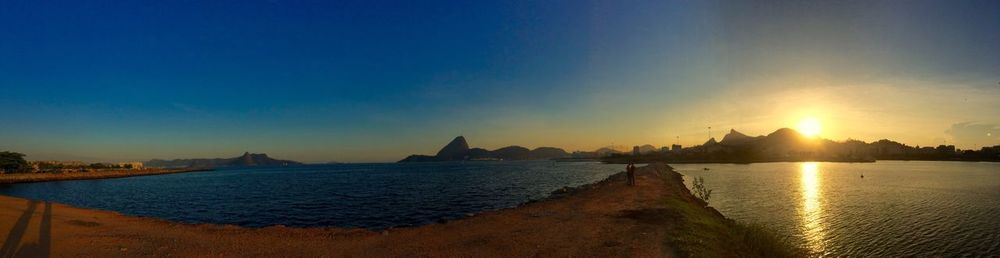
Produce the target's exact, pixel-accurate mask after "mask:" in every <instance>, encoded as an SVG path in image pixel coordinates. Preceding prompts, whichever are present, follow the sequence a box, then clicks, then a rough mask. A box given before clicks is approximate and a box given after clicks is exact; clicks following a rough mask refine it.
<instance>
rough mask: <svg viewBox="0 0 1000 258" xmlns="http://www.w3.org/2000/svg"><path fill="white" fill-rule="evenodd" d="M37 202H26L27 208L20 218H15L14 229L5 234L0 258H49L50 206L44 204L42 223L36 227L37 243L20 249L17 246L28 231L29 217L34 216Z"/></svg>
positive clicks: (50, 240) (50, 233) (49, 204)
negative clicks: (5, 238) (5, 239)
mask: <svg viewBox="0 0 1000 258" xmlns="http://www.w3.org/2000/svg"><path fill="white" fill-rule="evenodd" d="M36 207H38V201H28V208H27V209H25V210H24V213H22V214H21V217H18V218H17V222H15V223H14V227H12V228H11V229H10V233H8V234H7V241H5V242H4V244H3V248H2V249H0V258H7V257H49V256H50V253H51V248H52V204H51V203H49V202H45V210H44V211H43V212H42V222H41V224H39V227H38V243H31V244H26V245H24V246H23V247H21V248H20V249H18V246H19V245H20V243H21V239H22V238H24V232H25V231H27V229H28V223H29V222H31V216H33V215H34V214H35V208H36Z"/></svg>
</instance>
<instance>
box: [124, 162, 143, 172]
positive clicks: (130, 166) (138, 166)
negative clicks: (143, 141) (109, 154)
mask: <svg viewBox="0 0 1000 258" xmlns="http://www.w3.org/2000/svg"><path fill="white" fill-rule="evenodd" d="M142 165H143V164H142V162H141V161H132V162H122V163H118V166H119V167H122V168H127V169H134V170H141V169H142V168H143V166H142Z"/></svg>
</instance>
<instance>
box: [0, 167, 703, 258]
mask: <svg viewBox="0 0 1000 258" xmlns="http://www.w3.org/2000/svg"><path fill="white" fill-rule="evenodd" d="M637 177H638V179H637V184H638V185H637V186H634V187H629V186H627V185H626V184H625V179H624V176H623V175H622V174H617V175H615V176H612V177H611V178H609V179H607V180H605V181H602V182H598V183H595V184H592V185H590V186H589V187H586V188H583V189H580V190H576V191H573V192H571V193H568V194H564V195H561V196H560V197H556V198H552V199H549V200H545V201H540V202H534V203H529V204H525V205H522V206H520V207H518V208H513V209H505V210H500V211H495V212H485V213H481V214H477V215H475V216H472V217H468V218H465V219H461V220H456V221H450V222H447V223H441V224H432V225H426V226H421V227H415V228H400V229H390V230H387V231H383V232H371V231H368V230H361V229H340V228H287V227H283V226H273V227H267V228H241V227H237V226H231V225H190V224H180V223H173V222H168V221H164V220H159V219H153V218H141V217H131V216H124V215H120V214H118V213H115V212H110V211H100V210H91V209H81V208H75V207H70V206H67V205H62V204H56V203H49V202H44V201H31V200H25V199H19V198H13V197H7V196H0V234H2V235H0V237H2V238H0V239H2V242H3V243H4V246H3V249H2V251H0V257H9V256H15V257H44V256H49V255H52V256H71V257H76V256H87V257H115V256H129V257H131V256H157V257H165V256H175V257H207V256H212V257H669V256H673V251H672V248H671V247H670V246H669V244H668V243H667V241H666V239H667V236H666V234H668V232H669V231H668V230H669V229H670V228H673V227H676V226H677V225H676V224H677V223H680V222H678V221H675V220H671V219H663V217H662V216H651V214H657V211H660V210H663V208H665V207H664V205H666V202H664V201H663V200H664V199H665V198H677V197H682V198H684V199H689V198H691V197H690V194H689V193H688V192H687V189H685V188H684V186H683V183H682V182H681V180H680V176H679V174H677V173H676V172H674V171H673V170H671V169H670V168H669V167H668V166H666V165H662V164H654V165H649V166H646V167H642V168H640V169H638V171H637Z"/></svg>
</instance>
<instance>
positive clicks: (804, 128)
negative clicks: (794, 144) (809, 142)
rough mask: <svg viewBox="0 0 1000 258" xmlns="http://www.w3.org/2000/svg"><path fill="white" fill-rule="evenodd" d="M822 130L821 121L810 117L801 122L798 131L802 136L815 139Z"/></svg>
mask: <svg viewBox="0 0 1000 258" xmlns="http://www.w3.org/2000/svg"><path fill="white" fill-rule="evenodd" d="M820 129H821V128H820V124H819V119H816V118H813V117H808V118H805V119H802V121H799V126H798V130H799V133H802V135H805V136H808V137H815V136H817V135H819V132H820Z"/></svg>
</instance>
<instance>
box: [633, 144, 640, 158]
mask: <svg viewBox="0 0 1000 258" xmlns="http://www.w3.org/2000/svg"><path fill="white" fill-rule="evenodd" d="M640 153H642V151H641V150H639V146H633V147H632V155H634V156H639V154H640Z"/></svg>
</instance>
